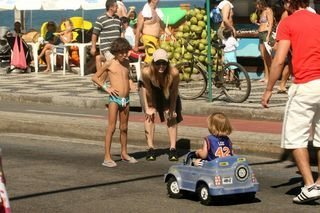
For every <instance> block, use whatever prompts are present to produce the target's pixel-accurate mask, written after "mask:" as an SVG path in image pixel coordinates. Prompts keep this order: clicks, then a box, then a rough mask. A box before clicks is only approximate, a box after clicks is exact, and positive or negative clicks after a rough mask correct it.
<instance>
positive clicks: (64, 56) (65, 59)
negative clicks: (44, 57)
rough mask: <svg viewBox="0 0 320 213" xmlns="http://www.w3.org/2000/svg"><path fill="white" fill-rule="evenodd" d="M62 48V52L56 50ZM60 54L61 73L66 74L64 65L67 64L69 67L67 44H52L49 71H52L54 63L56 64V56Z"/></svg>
mask: <svg viewBox="0 0 320 213" xmlns="http://www.w3.org/2000/svg"><path fill="white" fill-rule="evenodd" d="M61 48H63V52H59V51H58V50H59V49H61ZM58 55H60V56H62V66H63V70H62V73H63V75H65V74H66V66H68V69H69V55H68V47H67V46H62V45H59V46H54V47H53V48H52V53H51V54H50V60H51V71H52V72H54V70H55V69H54V68H55V65H56V64H57V56H58Z"/></svg>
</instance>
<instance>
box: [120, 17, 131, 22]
mask: <svg viewBox="0 0 320 213" xmlns="http://www.w3.org/2000/svg"><path fill="white" fill-rule="evenodd" d="M120 21H121V23H122V24H129V19H128V18H127V17H125V16H122V17H121V18H120Z"/></svg>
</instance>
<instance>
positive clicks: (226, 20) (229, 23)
mask: <svg viewBox="0 0 320 213" xmlns="http://www.w3.org/2000/svg"><path fill="white" fill-rule="evenodd" d="M232 2H233V0H223V1H221V2H220V3H219V4H218V6H217V7H218V8H219V9H220V12H221V17H222V22H221V25H220V27H219V29H218V37H219V38H220V39H221V40H222V39H223V38H224V37H223V30H224V29H225V28H226V27H230V28H231V29H232V31H233V35H234V36H236V29H235V28H234V26H233V4H232Z"/></svg>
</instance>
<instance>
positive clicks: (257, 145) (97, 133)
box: [0, 112, 283, 158]
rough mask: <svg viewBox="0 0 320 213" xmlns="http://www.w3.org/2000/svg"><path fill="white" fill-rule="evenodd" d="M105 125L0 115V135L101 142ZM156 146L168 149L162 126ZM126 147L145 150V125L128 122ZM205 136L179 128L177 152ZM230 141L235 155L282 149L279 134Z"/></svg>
mask: <svg viewBox="0 0 320 213" xmlns="http://www.w3.org/2000/svg"><path fill="white" fill-rule="evenodd" d="M105 128H106V123H104V122H102V120H101V119H95V118H75V117H65V116H59V115H47V114H31V113H17V112H14V113H13V112H0V132H5V133H28V134H37V135H48V136H60V137H64V138H65V137H69V138H78V139H88V140H94V141H101V144H103V141H104V138H105V131H102V130H104V129H105ZM156 129H157V131H156V133H155V146H156V147H157V148H167V147H168V146H169V142H168V135H167V129H166V126H165V125H162V124H159V125H157V127H156ZM128 130H129V133H128V144H130V145H138V146H141V147H146V146H147V143H146V141H145V136H144V124H143V123H142V122H129V127H128ZM207 134H208V130H207V128H199V127H189V126H179V128H178V142H177V148H178V149H188V150H195V149H198V148H200V147H201V145H202V140H203V137H204V136H206V135H207ZM230 138H231V139H232V141H233V144H234V150H235V153H238V154H249V153H251V154H255V155H257V154H259V155H260V156H269V157H276V158H279V156H280V155H282V153H283V150H282V149H281V148H280V145H279V144H280V135H278V134H267V133H253V132H237V131H235V132H234V133H232V135H231V136H230ZM118 140H119V131H118V130H116V131H115V134H114V138H113V143H117V142H118Z"/></svg>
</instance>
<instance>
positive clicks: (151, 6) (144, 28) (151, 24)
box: [133, 0, 172, 63]
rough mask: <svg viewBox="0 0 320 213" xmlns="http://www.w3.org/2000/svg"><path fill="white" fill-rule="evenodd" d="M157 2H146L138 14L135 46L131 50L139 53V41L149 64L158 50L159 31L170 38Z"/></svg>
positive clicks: (149, 0)
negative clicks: (162, 31)
mask: <svg viewBox="0 0 320 213" xmlns="http://www.w3.org/2000/svg"><path fill="white" fill-rule="evenodd" d="M158 3H159V0H148V3H146V4H145V5H144V7H143V9H142V11H141V12H140V13H139V14H138V22H137V29H136V38H135V46H134V48H133V50H134V51H135V52H138V51H139V41H140V39H141V41H142V43H143V45H144V48H145V53H146V58H145V60H144V61H145V62H146V63H151V61H152V54H153V53H154V52H155V51H156V49H158V48H159V38H160V32H161V29H163V30H164V31H165V33H166V34H167V35H168V36H172V34H171V32H170V31H169V29H168V28H166V26H165V24H164V22H163V20H162V19H163V17H164V15H163V13H162V11H161V10H160V9H159V8H157V6H158Z"/></svg>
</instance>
